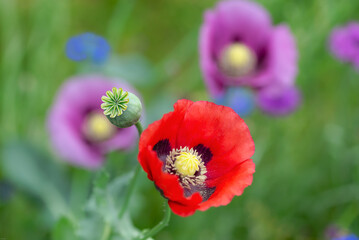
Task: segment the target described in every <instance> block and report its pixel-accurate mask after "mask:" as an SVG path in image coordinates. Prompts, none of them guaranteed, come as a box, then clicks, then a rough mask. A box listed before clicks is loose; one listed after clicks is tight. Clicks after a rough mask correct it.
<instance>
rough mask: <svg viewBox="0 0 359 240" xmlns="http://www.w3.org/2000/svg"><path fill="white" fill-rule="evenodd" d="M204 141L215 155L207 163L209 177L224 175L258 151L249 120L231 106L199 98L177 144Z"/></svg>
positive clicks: (178, 145)
mask: <svg viewBox="0 0 359 240" xmlns="http://www.w3.org/2000/svg"><path fill="white" fill-rule="evenodd" d="M198 144H203V145H204V146H205V147H208V148H210V150H211V152H212V154H213V158H212V160H211V161H209V163H208V164H207V166H206V167H207V171H208V173H207V176H208V179H213V178H217V177H221V176H222V175H224V174H226V173H227V172H229V171H231V170H232V168H234V167H235V166H236V165H238V164H239V163H241V162H243V161H245V160H247V159H249V158H250V157H251V156H252V155H253V153H254V142H253V139H252V137H251V135H250V132H249V130H248V127H247V125H246V124H245V122H244V121H243V120H242V119H241V118H240V117H239V116H238V114H236V113H235V112H234V111H233V110H232V109H231V108H229V107H225V106H219V105H216V104H214V103H210V102H205V101H199V102H195V103H193V104H192V105H191V106H190V107H189V109H188V110H187V112H186V114H185V117H184V119H183V122H182V124H181V127H180V131H179V133H178V136H177V144H176V147H177V148H178V147H180V146H188V147H189V148H192V147H194V146H196V145H198Z"/></svg>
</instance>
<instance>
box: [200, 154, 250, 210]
mask: <svg viewBox="0 0 359 240" xmlns="http://www.w3.org/2000/svg"><path fill="white" fill-rule="evenodd" d="M254 172H255V165H254V163H253V161H252V159H248V160H246V161H243V162H242V163H240V164H238V165H237V166H235V167H234V168H233V169H232V170H231V171H230V172H228V173H226V174H225V175H223V176H221V177H219V178H217V179H213V180H208V182H207V184H209V185H210V186H216V191H215V192H214V193H213V194H212V196H211V197H210V198H209V199H208V200H207V201H205V202H202V203H201V204H200V208H199V210H201V211H205V210H207V209H208V208H210V207H218V206H223V205H227V204H228V203H230V202H231V200H232V198H233V197H234V196H240V195H242V193H243V191H244V189H245V188H246V187H248V186H249V185H251V184H252V181H253V173H254Z"/></svg>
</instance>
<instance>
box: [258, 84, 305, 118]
mask: <svg viewBox="0 0 359 240" xmlns="http://www.w3.org/2000/svg"><path fill="white" fill-rule="evenodd" d="M300 102H301V94H300V92H299V91H298V89H297V88H295V87H290V88H282V87H270V88H264V89H262V90H261V91H259V92H258V95H257V104H258V106H259V108H261V109H262V110H263V111H264V112H266V113H268V114H271V115H286V114H289V113H291V112H293V111H294V110H296V109H297V107H298V106H299V104H300Z"/></svg>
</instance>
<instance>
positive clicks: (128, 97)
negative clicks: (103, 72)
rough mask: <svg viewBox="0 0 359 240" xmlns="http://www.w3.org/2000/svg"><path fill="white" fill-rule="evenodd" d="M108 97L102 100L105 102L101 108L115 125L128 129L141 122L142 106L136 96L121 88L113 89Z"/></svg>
mask: <svg viewBox="0 0 359 240" xmlns="http://www.w3.org/2000/svg"><path fill="white" fill-rule="evenodd" d="M106 95H107V96H103V97H102V98H101V99H102V101H103V103H102V104H101V108H102V109H103V110H104V114H105V115H106V116H107V118H108V119H109V120H110V122H111V123H112V124H113V125H115V126H116V127H119V128H127V127H131V126H133V125H135V124H136V123H137V122H138V121H139V120H140V117H141V113H142V104H141V101H140V99H138V97H137V96H136V95H134V94H132V93H129V92H126V91H123V90H122V89H121V88H119V89H117V88H112V92H111V91H107V92H106Z"/></svg>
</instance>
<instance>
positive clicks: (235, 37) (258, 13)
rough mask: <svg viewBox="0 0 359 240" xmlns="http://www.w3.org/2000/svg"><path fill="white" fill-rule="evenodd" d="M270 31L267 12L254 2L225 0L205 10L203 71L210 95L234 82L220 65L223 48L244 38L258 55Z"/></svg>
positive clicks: (221, 91) (202, 28)
mask: <svg viewBox="0 0 359 240" xmlns="http://www.w3.org/2000/svg"><path fill="white" fill-rule="evenodd" d="M270 32H271V20H270V17H269V15H268V13H267V12H266V11H265V9H264V8H262V7H261V6H260V5H258V4H257V3H254V2H251V1H244V0H242V1H235V0H229V1H222V2H220V3H219V4H218V5H217V7H216V8H215V9H213V10H210V11H207V12H206V14H205V18H204V23H203V25H202V27H201V30H200V41H199V44H200V46H199V48H200V58H201V59H200V60H201V68H202V72H203V75H204V78H205V81H206V84H207V87H208V90H209V91H210V93H211V95H213V96H219V95H221V94H223V91H224V87H225V85H226V84H227V82H228V81H231V80H230V79H229V80H228V78H227V77H226V76H223V74H221V73H220V71H219V69H218V67H217V59H218V57H219V54H220V53H221V52H222V50H223V49H224V48H225V47H226V46H227V45H228V44H230V43H232V42H234V41H241V42H242V43H244V44H246V45H248V46H249V47H251V48H252V49H253V50H254V51H255V52H256V53H258V54H259V53H260V52H261V51H263V49H264V48H265V45H266V42H267V41H268V38H269V37H270Z"/></svg>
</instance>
